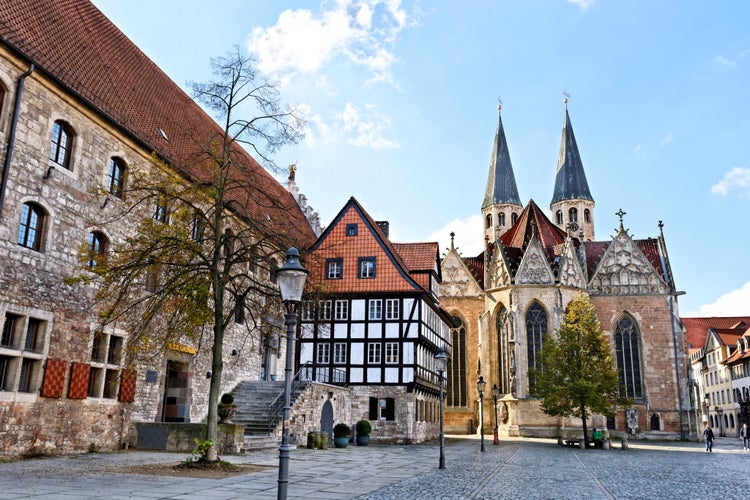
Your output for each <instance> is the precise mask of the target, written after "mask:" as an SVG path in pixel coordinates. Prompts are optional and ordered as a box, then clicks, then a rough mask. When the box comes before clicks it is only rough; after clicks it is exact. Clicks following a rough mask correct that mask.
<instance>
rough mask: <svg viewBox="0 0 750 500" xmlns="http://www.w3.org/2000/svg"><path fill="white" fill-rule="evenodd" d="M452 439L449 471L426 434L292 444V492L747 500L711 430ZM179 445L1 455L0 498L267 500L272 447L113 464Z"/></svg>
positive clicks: (725, 442) (740, 464) (368, 499)
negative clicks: (710, 442) (593, 437)
mask: <svg viewBox="0 0 750 500" xmlns="http://www.w3.org/2000/svg"><path fill="white" fill-rule="evenodd" d="M485 450H486V451H485V452H484V453H482V452H480V446H479V440H478V439H476V438H474V437H469V438H465V437H461V438H459V437H450V438H448V440H447V446H446V448H445V457H446V469H444V470H440V469H438V468H437V465H438V458H439V453H438V451H439V450H438V448H437V446H436V444H435V443H430V444H425V445H415V446H398V445H370V446H367V447H357V446H349V447H348V448H345V449H331V450H306V449H297V450H293V451H292V455H291V460H290V474H289V498H290V499H291V498H295V499H303V498H304V499H355V498H356V499H363V500H382V499H399V500H400V499H431V500H432V499H473V498H477V499H494V498H499V499H504V498H510V499H516V498H518V499H521V498H522V499H527V498H544V499H547V498H550V499H556V498H586V499H588V498H592V499H598V498H603V499H609V498H617V499H620V498H659V499H661V498H679V499H700V498H728V499H733V498H743V499H744V498H748V496H749V495H748V492H750V474H748V472H750V452H745V451H742V447H741V445H740V442H739V440H737V439H730V438H719V439H717V440H716V444H715V447H714V452H713V453H707V452H706V451H705V450H704V448H703V445H702V444H701V443H694V442H693V443H687V442H680V443H644V442H635V441H631V443H630V449H628V450H622V449H619V448H618V449H614V450H610V451H605V450H579V449H577V448H567V447H560V446H558V445H557V444H556V441H554V440H543V439H517V440H501V443H500V445H499V446H494V445H493V444H492V442H491V439H490V440H487V441H486V444H485ZM186 456H187V454H185V453H181V454H180V453H177V454H175V453H157V452H139V451H135V452H134V451H130V452H121V453H105V454H86V455H77V456H67V457H59V458H47V459H38V460H26V461H19V462H12V463H0V499H18V498H55V499H69V498H107V499H110V498H112V499H115V498H165V499H166V498H169V499H173V498H180V499H191V498H196V499H197V498H202V499H205V498H211V499H219V498H227V499H229V498H240V499H244V498H252V499H256V498H258V499H272V498H276V487H277V481H278V469H277V468H276V467H277V465H278V450H269V451H266V452H254V453H248V454H246V455H238V456H228V457H223V458H225V459H226V460H228V461H231V462H235V463H249V464H255V465H265V466H268V468H267V469H265V470H262V471H259V472H252V473H249V474H244V475H240V476H234V477H229V478H224V479H197V478H183V477H165V476H148V475H139V474H132V473H122V472H117V471H118V470H120V469H122V468H124V467H128V466H131V465H139V464H149V463H170V462H179V461H181V460H184V459H185V458H186Z"/></svg>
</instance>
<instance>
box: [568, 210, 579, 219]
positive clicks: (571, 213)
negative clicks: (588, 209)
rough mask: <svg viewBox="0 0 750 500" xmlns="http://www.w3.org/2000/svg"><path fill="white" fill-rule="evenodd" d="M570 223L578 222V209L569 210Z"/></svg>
mask: <svg viewBox="0 0 750 500" xmlns="http://www.w3.org/2000/svg"><path fill="white" fill-rule="evenodd" d="M568 222H578V209H577V208H571V209H570V210H568Z"/></svg>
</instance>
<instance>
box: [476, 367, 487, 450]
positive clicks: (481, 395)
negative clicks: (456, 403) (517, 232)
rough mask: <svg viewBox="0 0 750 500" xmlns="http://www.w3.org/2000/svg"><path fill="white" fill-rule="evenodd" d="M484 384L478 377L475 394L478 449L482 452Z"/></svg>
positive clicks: (481, 377) (481, 378)
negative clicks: (477, 420)
mask: <svg viewBox="0 0 750 500" xmlns="http://www.w3.org/2000/svg"><path fill="white" fill-rule="evenodd" d="M485 385H486V382H485V381H484V377H483V376H481V375H480V376H479V380H477V392H478V393H479V435H480V436H481V439H480V443H481V447H480V449H481V450H482V451H484V386H485Z"/></svg>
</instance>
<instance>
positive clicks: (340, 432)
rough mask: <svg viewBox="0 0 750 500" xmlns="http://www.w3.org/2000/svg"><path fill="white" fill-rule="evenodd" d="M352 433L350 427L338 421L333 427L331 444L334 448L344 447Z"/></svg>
mask: <svg viewBox="0 0 750 500" xmlns="http://www.w3.org/2000/svg"><path fill="white" fill-rule="evenodd" d="M351 435H352V429H351V428H350V427H349V426H348V425H346V424H345V423H344V422H341V423H338V424H336V425H335V426H334V427H333V445H334V446H335V447H336V448H346V445H348V444H349V436H351Z"/></svg>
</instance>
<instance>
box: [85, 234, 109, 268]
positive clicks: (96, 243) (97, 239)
mask: <svg viewBox="0 0 750 500" xmlns="http://www.w3.org/2000/svg"><path fill="white" fill-rule="evenodd" d="M106 251H107V237H106V236H104V234H102V233H101V232H99V231H92V232H90V233H89V260H88V262H87V265H88V267H89V268H90V269H94V268H95V267H96V266H97V264H99V263H101V262H102V259H103V258H104V254H105V252H106Z"/></svg>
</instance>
